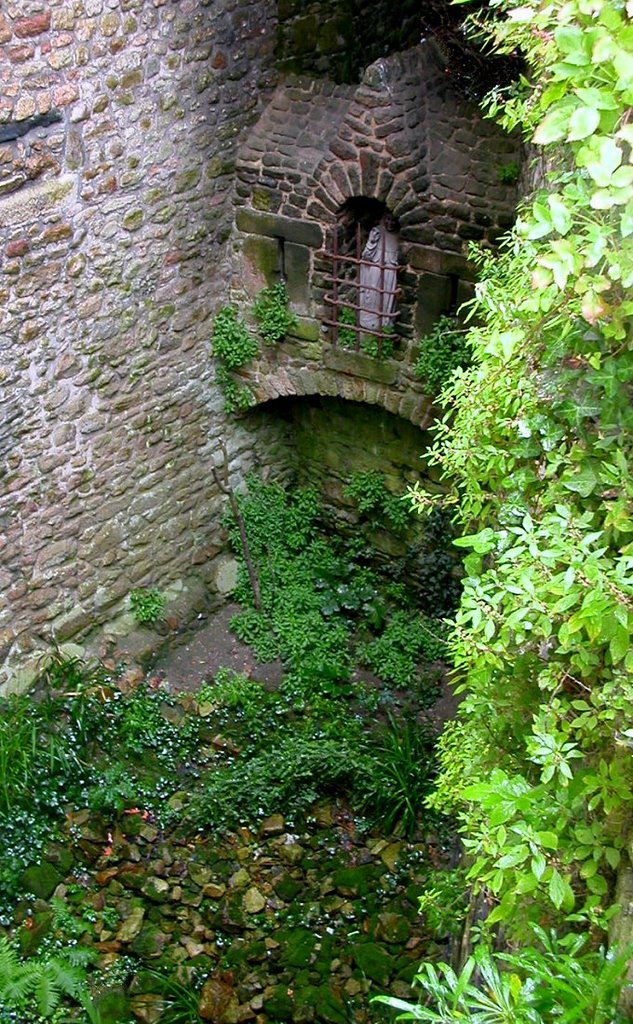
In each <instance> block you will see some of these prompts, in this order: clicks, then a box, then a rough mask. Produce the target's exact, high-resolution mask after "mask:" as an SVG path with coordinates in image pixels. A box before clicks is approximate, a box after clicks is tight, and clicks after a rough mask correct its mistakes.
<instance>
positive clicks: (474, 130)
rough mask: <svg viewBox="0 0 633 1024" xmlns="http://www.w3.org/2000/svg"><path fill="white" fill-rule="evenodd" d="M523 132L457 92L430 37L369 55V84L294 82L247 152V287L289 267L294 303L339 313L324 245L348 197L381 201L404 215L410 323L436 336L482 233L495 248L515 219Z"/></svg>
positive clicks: (242, 235)
mask: <svg viewBox="0 0 633 1024" xmlns="http://www.w3.org/2000/svg"><path fill="white" fill-rule="evenodd" d="M519 160H520V143H519V140H518V139H516V138H509V137H508V136H507V135H505V134H504V133H503V132H502V131H501V129H499V128H498V127H497V126H496V125H494V124H493V123H491V122H489V121H486V120H484V118H483V117H482V116H481V114H480V112H479V111H478V109H477V107H476V106H475V105H474V104H473V103H471V102H469V101H468V100H466V99H465V98H464V97H463V95H462V94H461V93H460V92H458V91H456V90H455V88H454V86H453V84H452V81H451V78H450V76H447V75H446V74H445V67H444V64H443V59H442V56H441V54H440V52H439V50H438V49H437V47H436V46H435V45H434V44H433V43H432V42H426V43H424V44H422V45H420V46H417V47H415V48H413V49H411V50H408V51H407V52H405V53H402V54H395V55H393V56H392V57H390V58H388V59H380V60H378V61H377V62H375V63H374V64H373V65H371V66H370V67H369V68H368V69H367V71H366V73H365V75H364V77H363V81H362V83H361V85H360V86H350V85H334V84H333V83H332V82H329V81H319V80H313V79H310V80H308V79H293V80H290V81H286V82H284V83H282V84H281V85H280V86H279V87H278V88H277V90H276V92H275V94H274V95H273V98H272V100H271V102H270V104H269V106H268V107H267V109H266V110H265V111H264V113H263V115H262V117H261V118H260V120H259V121H258V122H257V124H256V125H255V127H254V129H253V130H252V131H251V132H250V133H249V136H248V139H247V140H246V142H245V144H244V145H243V146H242V148H241V149H240V152H239V158H238V163H237V195H236V203H237V213H236V226H237V232H236V235H235V266H236V274H235V292H236V295H237V296H238V297H239V295H240V289H241V290H242V292H243V291H244V286H245V287H246V291H247V292H248V291H252V290H253V289H256V288H257V287H261V286H262V285H263V284H265V283H271V282H272V281H274V280H276V279H278V278H279V276H280V274H281V271H282V257H281V251H280V250H281V247H283V271H284V273H285V275H286V277H287V279H288V280H287V283H288V291H289V294H290V297H291V300H292V303H293V306H294V308H295V310H296V311H297V312H298V313H299V314H301V315H302V316H305V317H307V318H309V319H310V320H312V321H315V320H316V321H317V322H318V321H322V320H323V319H326V318H327V314H326V310H325V308H324V304H323V298H324V293H325V291H326V290H327V288H328V285H327V284H326V283H324V278H325V277H326V276H327V273H328V270H330V272H331V268H330V267H329V264H328V262H327V261H326V260H324V259H323V255H322V249H323V248H327V247H328V246H331V236H332V232H333V230H334V229H335V226H336V224H337V215H338V213H339V211H340V209H341V207H342V206H343V205H344V204H345V203H346V202H348V201H349V200H350V199H354V198H357V197H364V198H366V199H367V198H368V199H372V200H377V201H378V202H380V203H384V205H385V206H386V207H387V208H388V209H389V210H390V211H391V212H392V213H393V214H395V215H396V217H398V219H399V221H400V225H401V232H400V240H401V245H400V262H401V263H402V264H404V272H403V273H402V274H401V275H400V279H399V283H400V285H401V287H402V289H403V298H402V301H401V303H400V307H401V317H400V320H399V325H400V326H399V327H398V332H399V334H400V335H401V336H402V337H403V338H409V339H412V338H415V337H416V336H419V335H421V334H424V333H426V332H427V331H428V330H429V329H430V328H431V327H432V325H433V323H434V322H435V320H436V319H437V317H438V316H439V314H440V313H442V312H444V311H446V310H447V309H448V308H449V307H450V306H451V304H453V305H454V304H455V303H460V302H462V301H464V300H465V299H466V298H467V297H468V295H469V293H470V292H469V290H470V287H471V282H472V280H473V276H474V273H473V268H472V267H471V266H470V265H469V263H468V259H467V256H466V248H467V245H468V243H469V242H470V241H478V242H482V243H484V244H488V245H494V244H495V243H496V241H497V240H498V238H499V236H500V235H501V234H503V232H504V231H506V230H507V229H508V227H509V226H510V225H511V223H512V221H513V218H514V210H515V206H516V200H517V193H516V184H514V183H512V182H510V183H508V182H505V181H503V180H502V178H503V177H504V170H505V169H507V167H508V166H511V165H517V166H518V162H519Z"/></svg>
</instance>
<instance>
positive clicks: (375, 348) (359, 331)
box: [325, 196, 399, 356]
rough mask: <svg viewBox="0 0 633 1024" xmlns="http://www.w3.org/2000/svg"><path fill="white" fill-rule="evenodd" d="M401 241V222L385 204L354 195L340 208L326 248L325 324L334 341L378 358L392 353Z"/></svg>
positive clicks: (396, 313)
mask: <svg viewBox="0 0 633 1024" xmlns="http://www.w3.org/2000/svg"><path fill="white" fill-rule="evenodd" d="M398 240H399V224H398V221H397V220H396V218H395V217H394V216H393V214H392V213H391V212H390V211H389V210H388V209H387V207H386V206H385V204H384V203H381V202H379V201H378V200H377V199H370V198H367V197H365V196H354V197H353V198H351V199H348V200H347V202H345V203H344V204H343V206H341V208H340V210H339V212H338V216H337V223H336V225H335V227H334V229H333V231H332V236H331V245H330V249H329V250H328V251H327V252H326V257H327V259H328V263H329V266H330V268H331V274H330V275H328V277H327V281H328V284H329V286H330V287H329V291H328V292H327V293H326V295H325V302H326V304H327V307H328V317H327V319H326V324H327V326H328V327H329V328H330V337H331V339H332V341H333V343H334V344H335V345H341V346H342V347H343V348H352V349H355V350H356V351H357V352H358V351H364V352H367V353H368V354H369V355H375V356H381V355H388V354H389V353H390V352H391V351H392V349H393V336H394V323H395V320H396V318H397V316H398V310H397V308H396V306H397V298H398V294H399V288H398V284H397V274H398V269H399V267H398Z"/></svg>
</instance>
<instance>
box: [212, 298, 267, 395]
mask: <svg viewBox="0 0 633 1024" xmlns="http://www.w3.org/2000/svg"><path fill="white" fill-rule="evenodd" d="M258 351H259V349H258V347H257V342H256V341H255V339H254V338H253V337H252V335H251V334H250V332H249V330H248V328H247V326H246V324H245V323H244V321H243V320H242V319H241V318H240V317H239V315H238V312H237V309H236V308H235V307H234V306H223V307H222V309H220V310H219V311H218V312H217V313H216V315H215V316H214V318H213V340H212V354H213V356H214V358H215V360H216V362H217V369H216V383H217V384H218V386H219V387H220V388H221V390H222V392H223V394H224V399H225V410H226V412H227V413H232V412H235V411H237V410H238V409H247V408H248V407H249V406H250V405H252V395H251V392H250V390H249V389H248V388H247V387H246V386H244V385H240V384H238V383H237V382H236V380H235V377H234V376H233V374H234V373H235V371H236V370H239V369H241V368H242V367H243V366H245V365H246V363H248V362H249V361H250V360H251V359H254V358H255V356H256V355H257V354H258Z"/></svg>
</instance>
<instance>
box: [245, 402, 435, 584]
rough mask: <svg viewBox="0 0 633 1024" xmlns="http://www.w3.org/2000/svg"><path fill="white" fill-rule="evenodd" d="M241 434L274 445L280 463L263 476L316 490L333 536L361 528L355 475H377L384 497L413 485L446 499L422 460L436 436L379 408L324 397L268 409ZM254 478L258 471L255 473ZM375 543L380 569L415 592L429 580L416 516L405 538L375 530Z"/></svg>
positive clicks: (249, 419)
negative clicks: (352, 492) (352, 489)
mask: <svg viewBox="0 0 633 1024" xmlns="http://www.w3.org/2000/svg"><path fill="white" fill-rule="evenodd" d="M242 426H243V429H245V430H247V431H248V430H251V431H252V433H253V435H254V436H257V437H260V436H266V437H268V438H269V439H270V436H271V434H270V432H271V429H273V427H274V432H275V437H276V444H275V450H276V453H277V461H276V463H275V465H274V466H269V469H264V467H263V466H262V467H261V468H262V469H264V475H265V476H267V477H270V478H273V479H277V480H279V481H280V482H282V483H289V484H293V485H297V486H300V487H313V488H314V489H315V490H316V492H317V494H318V496H319V501H320V502H321V505H322V508H323V510H324V513H325V516H326V518H327V519H328V520H329V522H330V527H331V529H332V531H333V532H336V533H337V534H340V535H341V536H351V535H353V533H354V532H355V531H356V530H357V529H358V528H359V523H362V517H359V514H358V509H357V505H356V502H355V501H354V499H353V498H351V497H350V496H349V494H348V493H346V492H347V488H348V486H349V484H350V481H351V480H352V478H353V477H354V475H355V474H359V473H369V472H373V473H376V474H379V475H380V477H381V478H382V480H383V482H384V484H385V486H386V487H387V489H388V490H389V491H390V492H391V493H392V494H395V495H404V493H405V491H406V489H407V487H408V486H410V485H413V484H414V483H416V481H419V482H421V483H423V484H424V485H425V486H426V487H428V489H429V490H431V491H433V492H436V493H438V494H439V493H441V492H442V486H441V484H440V483H439V481H438V479H437V474H436V471H435V470H434V469H433V468H432V467H430V466H429V464H428V462H427V461H426V459H425V453H427V452H428V449H429V445H430V443H431V434H430V433H429V432H428V431H425V430H421V429H420V428H419V427H417V426H415V425H414V424H413V423H410V422H409V421H408V420H405V419H403V418H402V417H400V416H397V415H394V414H393V413H390V412H387V411H386V410H385V409H382V408H380V407H377V406H375V405H368V404H366V403H362V402H353V401H347V400H345V399H342V398H332V397H327V396H322V395H308V396H301V397H298V396H292V397H287V398H279V399H276V400H274V401H270V402H266V403H263V404H262V405H260V406H257V407H256V408H254V409H252V410H251V411H250V412H249V413H247V414H246V416H245V417H244V418H243V421H242ZM255 468H256V471H257V466H256V467H255ZM371 533H372V535H371V540H372V544H373V546H374V548H375V554H376V557H377V559H378V561H379V562H381V561H383V560H384V561H385V563H387V562H388V563H389V564H390V567H391V568H390V571H396V570H397V572H398V573H402V575H403V577H404V578H406V579H407V581H408V582H409V583H410V584H411V585H412V586H413V587H414V588H415V587H416V582H419V579H418V577H419V575H420V573H421V574H422V576H424V574H425V563H426V559H427V556H428V551H427V550H426V546H425V543H424V539H423V538H424V527H423V524H422V523H421V522H420V520H419V519H418V518H417V517H416V516H412V517H411V522H410V525H409V527H408V528H407V529H406V531H404V532H403V533H398V532H393V531H392V530H390V529H384V528H376V529H373V530H372V531H371Z"/></svg>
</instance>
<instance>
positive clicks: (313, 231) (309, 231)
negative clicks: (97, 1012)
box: [236, 210, 323, 248]
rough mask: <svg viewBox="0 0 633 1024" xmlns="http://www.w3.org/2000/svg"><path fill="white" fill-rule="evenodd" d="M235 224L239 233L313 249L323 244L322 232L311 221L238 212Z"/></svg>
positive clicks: (247, 211) (270, 214)
mask: <svg viewBox="0 0 633 1024" xmlns="http://www.w3.org/2000/svg"><path fill="white" fill-rule="evenodd" d="M236 224H237V227H238V228H239V230H240V231H245V232H249V233H251V234H255V235H268V236H269V237H272V238H285V239H287V240H288V241H289V242H296V243H298V244H299V245H308V246H312V247H314V248H316V247H318V246H320V245H321V244H322V242H323V232H322V230H321V227H320V225H319V224H315V223H314V222H312V221H305V220H304V221H302V220H291V219H290V218H288V217H278V216H275V215H274V214H272V213H258V212H257V211H255V210H238V212H237V215H236Z"/></svg>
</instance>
